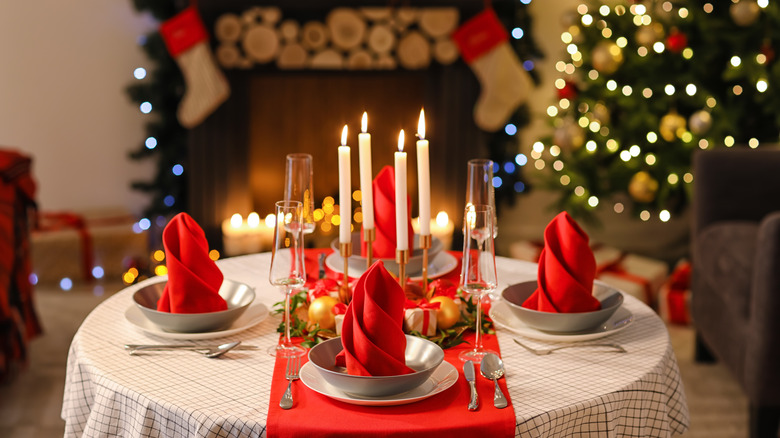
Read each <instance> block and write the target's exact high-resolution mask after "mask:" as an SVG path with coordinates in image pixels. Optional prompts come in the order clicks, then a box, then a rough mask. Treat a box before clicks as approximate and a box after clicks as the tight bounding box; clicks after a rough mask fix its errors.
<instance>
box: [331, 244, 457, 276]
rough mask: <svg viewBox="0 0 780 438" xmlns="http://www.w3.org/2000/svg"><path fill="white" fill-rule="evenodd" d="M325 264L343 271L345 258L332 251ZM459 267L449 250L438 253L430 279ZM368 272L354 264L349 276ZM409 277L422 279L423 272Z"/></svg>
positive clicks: (431, 269)
mask: <svg viewBox="0 0 780 438" xmlns="http://www.w3.org/2000/svg"><path fill="white" fill-rule="evenodd" d="M325 264H326V265H327V266H328V268H329V269H331V270H333V271H335V272H342V271H343V270H344V260H343V259H342V258H341V256H340V255H339V254H338V253H337V252H332V253H330V255H329V256H328V257H327V258H326V259H325ZM457 267H458V259H457V258H455V256H454V255H452V254H450V253H448V252H447V251H442V252H440V253H438V254H436V257H434V258H433V260H431V262H430V263H428V279H429V280H430V279H433V278H437V277H441V276H442V275H445V274H449V273H450V272H451V271H452V270H453V269H455V268H457ZM364 272H366V270H365V269H354V268H353V267H352V266H350V268H349V276H350V277H353V278H357V277H359V276H361V275H363V273H364ZM409 279H410V280H412V281H422V272H412V273H410V274H409Z"/></svg>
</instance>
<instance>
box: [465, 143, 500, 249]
mask: <svg viewBox="0 0 780 438" xmlns="http://www.w3.org/2000/svg"><path fill="white" fill-rule="evenodd" d="M493 167H494V164H493V161H492V160H488V159H484V158H475V159H473V160H469V162H468V176H467V178H468V179H467V180H466V205H469V204H471V205H489V206H491V207H493V237H494V238H495V237H498V218H497V217H496V196H495V188H494V187H493Z"/></svg>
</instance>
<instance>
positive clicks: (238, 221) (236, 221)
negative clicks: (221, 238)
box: [230, 213, 244, 228]
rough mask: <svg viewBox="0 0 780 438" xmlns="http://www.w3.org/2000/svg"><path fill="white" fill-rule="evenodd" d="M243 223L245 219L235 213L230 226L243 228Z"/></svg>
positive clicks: (231, 217)
mask: <svg viewBox="0 0 780 438" xmlns="http://www.w3.org/2000/svg"><path fill="white" fill-rule="evenodd" d="M243 222H244V218H243V217H241V215H240V214H238V213H234V214H233V216H230V226H231V227H233V228H241V224H242V223H243Z"/></svg>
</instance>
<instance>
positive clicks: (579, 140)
mask: <svg viewBox="0 0 780 438" xmlns="http://www.w3.org/2000/svg"><path fill="white" fill-rule="evenodd" d="M553 141H554V142H555V144H557V145H558V146H560V147H561V149H563V150H565V151H569V152H571V151H576V150H577V149H579V148H581V147H582V145H583V144H585V131H584V130H583V129H582V128H581V127H580V126H579V125H578V124H577V123H576V122H574V120H573V119H571V118H568V117H567V118H565V119H563V121H562V123H561V124H560V126H558V127H556V128H555V131H554V132H553Z"/></svg>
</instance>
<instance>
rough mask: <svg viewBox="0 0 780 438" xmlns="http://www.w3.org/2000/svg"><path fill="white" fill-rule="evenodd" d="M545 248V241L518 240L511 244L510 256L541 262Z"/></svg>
mask: <svg viewBox="0 0 780 438" xmlns="http://www.w3.org/2000/svg"><path fill="white" fill-rule="evenodd" d="M543 248H544V243H543V242H532V241H530V240H518V241H517V242H514V243H512V244H511V245H509V256H510V257H512V258H513V259H518V260H525V261H526V262H532V263H537V262H539V255H540V254H541V253H542V249H543Z"/></svg>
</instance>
